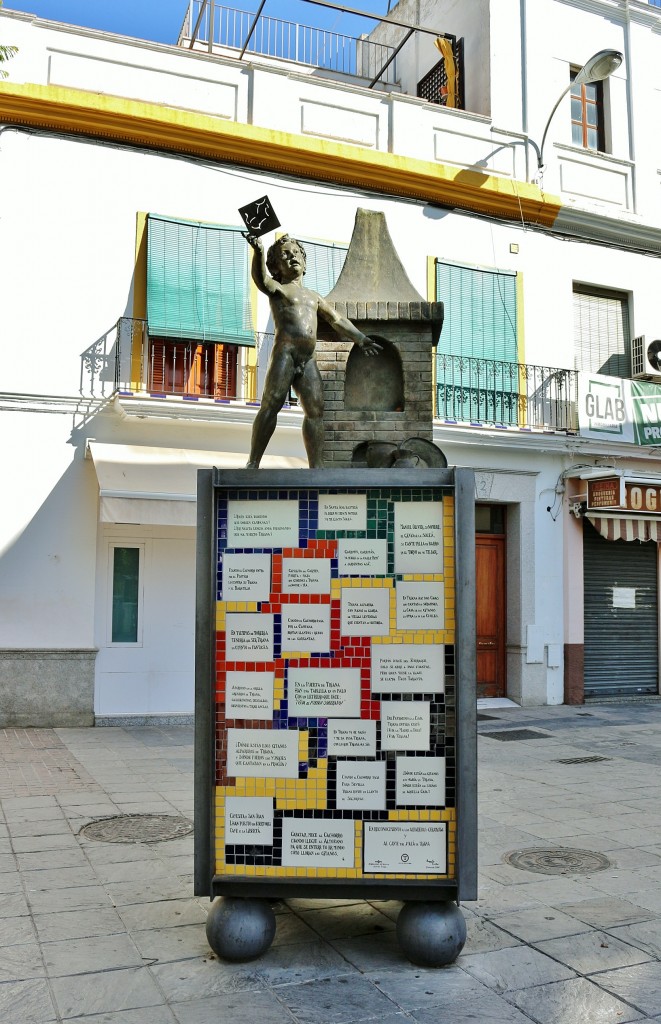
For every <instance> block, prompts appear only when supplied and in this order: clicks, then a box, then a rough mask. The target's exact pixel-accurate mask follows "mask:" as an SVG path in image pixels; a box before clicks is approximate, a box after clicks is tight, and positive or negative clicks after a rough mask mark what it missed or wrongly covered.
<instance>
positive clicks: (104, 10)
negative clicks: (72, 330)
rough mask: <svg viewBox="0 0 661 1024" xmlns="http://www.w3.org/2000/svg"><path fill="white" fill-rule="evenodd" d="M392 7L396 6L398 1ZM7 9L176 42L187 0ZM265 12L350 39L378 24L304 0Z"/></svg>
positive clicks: (277, 1)
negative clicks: (325, 29) (303, 0)
mask: <svg viewBox="0 0 661 1024" xmlns="http://www.w3.org/2000/svg"><path fill="white" fill-rule="evenodd" d="M223 6H226V7H235V8H241V9H243V10H246V11H256V10H257V7H258V6H259V3H258V0H235V2H232V0H226V2H225V3H224V4H223ZM350 6H352V7H354V8H356V9H358V10H362V11H369V12H372V13H375V14H381V15H384V14H386V12H387V10H388V0H357V2H355V3H353V2H352V3H351V4H350ZM391 6H392V7H394V6H395V2H394V0H392V4H391ZM4 7H5V10H15V11H26V12H29V13H30V14H36V15H37V16H38V17H39V18H48V19H50V20H52V21H62V22H65V23H66V24H68V25H83V26H85V27H86V28H96V29H102V30H103V31H105V32H117V33H119V34H120V35H127V36H135V37H136V38H138V39H151V40H154V41H156V42H160V43H176V41H177V36H178V34H179V29H180V28H181V24H182V22H183V20H184V15H185V14H186V10H187V8H188V0H4ZM263 13H264V14H269V15H271V17H274V18H282V19H283V20H284V21H298V22H300V23H301V24H304V25H313V26H317V27H320V28H327V29H331V30H333V31H335V32H342V33H346V34H347V35H358V34H359V33H360V32H361V31H362V32H369V31H370V29H371V28H372V27H374V25H375V24H376V22H371V21H366V20H364V19H362V20H361V19H358V18H356V17H354V16H352V15H349V14H344V13H341V12H339V11H334V10H330V9H326V8H323V7H319V6H317V5H316V4H311V3H303V2H301V0H267V2H266V6H265V8H264V11H263Z"/></svg>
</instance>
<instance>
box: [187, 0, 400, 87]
mask: <svg viewBox="0 0 661 1024" xmlns="http://www.w3.org/2000/svg"><path fill="white" fill-rule="evenodd" d="M254 18H255V15H254V14H253V13H251V12H250V11H242V10H237V9H236V8H232V7H221V6H220V5H219V4H215V3H212V2H211V0H207V2H206V3H204V0H190V3H189V7H188V11H187V13H186V17H185V19H184V23H183V25H182V28H181V32H180V34H179V44H180V45H184V44H185V43H186V42H187V41H190V40H191V38H192V37H193V36H195V42H196V43H197V44H202V45H206V46H207V47H208V48H209V49H210V50H212V49H213V48H214V46H215V47H219V48H225V49H229V50H237V51H239V53H243V52H244V50H245V52H246V53H252V54H260V55H261V56H263V57H276V58H279V59H281V60H286V61H291V62H293V63H295V64H306V65H308V66H310V67H315V68H321V69H323V70H324V71H333V72H339V73H341V74H345V75H351V76H353V77H355V78H366V79H369V80H370V81H371V80H372V79H373V78H375V76H377V75H379V72H380V71H381V69H382V68H384V66H385V65H386V64H387V62H388V60H389V59H390V57H391V56H392V54H393V53H394V47H392V46H385V45H384V44H383V43H373V42H371V41H370V40H369V39H356V38H355V37H353V36H346V35H342V34H340V33H339V32H330V31H327V30H326V29H320V28H313V27H311V26H309V25H301V24H299V23H298V22H293V21H283V20H282V19H280V18H272V17H270V16H267V15H260V16H259V17H258V18H257V21H256V23H255V25H254V27H253V20H254ZM251 29H252V32H251ZM379 81H381V82H385V83H386V84H389V85H393V84H394V83H395V82H396V81H397V71H396V67H395V62H394V61H393V63H391V64H390V65H389V67H387V68H386V69H385V70H384V71H383V74H382V75H380V76H379Z"/></svg>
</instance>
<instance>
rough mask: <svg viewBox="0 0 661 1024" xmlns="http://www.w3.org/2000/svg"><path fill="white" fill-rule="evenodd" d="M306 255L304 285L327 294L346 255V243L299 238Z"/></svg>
mask: <svg viewBox="0 0 661 1024" xmlns="http://www.w3.org/2000/svg"><path fill="white" fill-rule="evenodd" d="M301 243H302V245H303V248H304V249H305V255H306V257H307V258H306V270H305V278H304V281H303V283H304V285H305V287H306V288H311V289H312V290H313V291H315V292H319V294H320V295H322V296H324V295H328V293H329V292H330V291H331V290H332V289H333V288H334V287H335V283H336V281H337V279H338V277H339V276H340V271H341V270H342V267H343V266H344V261H345V259H346V255H347V246H346V245H326V244H324V243H322V242H308V241H306V240H305V239H304V238H302V239H301Z"/></svg>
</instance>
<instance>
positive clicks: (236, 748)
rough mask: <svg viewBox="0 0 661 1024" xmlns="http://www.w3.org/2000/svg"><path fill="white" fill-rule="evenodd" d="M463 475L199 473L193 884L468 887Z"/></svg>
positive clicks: (470, 789)
mask: <svg viewBox="0 0 661 1024" xmlns="http://www.w3.org/2000/svg"><path fill="white" fill-rule="evenodd" d="M456 472H462V471H452V470H415V471H406V470H402V471H393V470H367V471H365V472H362V471H361V473H360V486H359V485H358V483H357V482H355V481H357V474H355V472H354V471H345V470H335V471H332V470H328V471H317V470H309V471H305V470H297V471H293V472H292V471H289V472H275V471H268V470H259V471H249V470H246V471H243V472H237V471H232V472H221V471H217V470H213V471H202V472H201V474H200V495H199V499H198V505H199V513H198V514H199V516H200V520H199V521H200V524H201V525H200V530H199V532H198V648H197V707H196V722H197V724H196V763H197V771H196V843H197V846H196V892H197V893H198V894H208V895H212V896H213V895H222V894H227V895H231V894H235V895H241V894H245V895H259V894H262V895H264V896H270V895H273V896H280V895H288V894H293V892H294V891H296V892H297V893H299V894H300V893H301V892H302V891H303V890H302V888H301V886H302V885H303V886H304V887H305V891H306V892H308V893H310V894H315V895H318V896H323V895H327V896H329V897H333V896H338V895H341V894H342V893H346V894H349V893H351V894H353V895H356V894H358V893H359V891H362V889H363V888H364V889H365V890H366V893H367V890H369V893H370V894H371V895H372V896H374V895H375V894H376V893H378V892H383V894H384V896H385V898H388V895H390V896H392V897H393V898H395V897H397V898H419V899H434V898H436V899H446V898H456V897H457V896H460V897H463V898H474V868H473V865H472V863H469V865H468V868H467V869H466V870H465V871H464V872H463V882H462V870H461V864H462V857H465V858H466V857H467V858H468V859H469V861H470V860H471V857H472V853H471V844H473V845H474V832H473V831H472V829H473V820H474V806H473V804H474V792H475V787H474V779H473V780H472V781H471V772H472V771H473V769H474V765H472V762H471V757H472V753H470V752H469V755H466V754H464V764H465V766H466V781H465V782H463V783H462V784H461V786H460V785H458V772H459V770H460V769H461V765H462V730H463V729H464V726H465V723H468V726H469V727H471V721H472V723H473V724H472V728H474V713H475V696H474V678H473V676H472V675H471V672H472V669H471V664H472V661H471V659H470V658H469V657H468V656H467V662H468V669H466V668H462V664H463V663H462V659H463V656H464V655H463V653H462V652H470V651H471V650H472V651H474V638H473V640H472V642H471V641H470V639H469V640H468V642H462V639H463V638H462V634H461V623H460V621H459V620H460V616H459V615H458V614H457V603H456V600H455V595H456V594H457V592H458V587H457V585H458V582H459V583H461V580H462V577H461V566H460V564H459V559H458V557H457V555H458V550H459V548H461V543H462V542H461V541H458V536H459V535H460V533H461V531H460V530H458V523H457V517H458V515H459V514H461V509H462V502H464V503H465V506H466V507H467V508H470V515H469V516H468V521H469V525H468V526H467V528H466V531H465V532H466V538H465V543H466V545H467V546H466V550H467V551H469V552H470V550H471V549H470V543H469V541H471V542H472V534H473V528H472V522H473V521H472V518H471V517H472V500H473V492H472V488H471V486H470V484H469V485H468V487H466V488H465V489H464V490H463V491H462V493H461V496H460V495H459V493H458V489H457V486H456V483H455V473H456ZM205 505H206V510H205ZM469 534H470V535H471V536H470V538H469V537H468V535H469ZM209 562H210V563H211V564H209ZM462 593H465V594H468V597H467V601H468V606H469V607H470V601H471V600H472V601H473V608H474V596H473V597H472V598H471V594H472V595H474V591H473V590H472V589H471V586H470V585H465V584H464V586H463V588H462ZM205 623H206V626H208V633H209V635H208V636H206V635H205V633H206V626H205ZM471 643H472V648H471ZM462 672H463V674H462ZM471 686H472V690H471ZM462 707H463V708H464V709H465V712H461V709H462ZM471 715H472V719H471ZM464 719H465V722H464V721H463V720H464ZM469 746H470V744H468V745H467V747H469ZM460 790H461V792H462V793H463V800H464V804H463V805H462V803H461V800H460V799H458V796H459V791H460ZM462 814H465V821H464V823H463V828H462V818H461V816H462ZM460 837H465V838H464V839H462V843H463V847H462V846H460V843H459V838H460ZM411 892H415V896H413V897H410V893H411ZM471 894H472V895H471Z"/></svg>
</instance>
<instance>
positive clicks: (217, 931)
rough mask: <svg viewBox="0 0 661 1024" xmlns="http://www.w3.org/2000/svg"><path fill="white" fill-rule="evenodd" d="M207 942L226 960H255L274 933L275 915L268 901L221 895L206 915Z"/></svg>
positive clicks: (265, 947) (268, 943)
mask: <svg viewBox="0 0 661 1024" xmlns="http://www.w3.org/2000/svg"><path fill="white" fill-rule="evenodd" d="M206 930H207V941H208V943H209V945H210V946H211V948H212V950H213V951H214V953H216V954H217V956H219V957H222V959H223V960H232V961H237V962H239V961H245V960H255V959H256V958H257V957H258V956H261V955H262V953H265V952H266V950H267V949H268V948H269V946H270V945H271V943H272V942H273V936H274V935H275V914H274V913H273V908H272V907H271V904H270V903H269V901H268V900H260V899H249V898H247V899H244V898H243V897H239V896H221V897H220V898H219V899H217V900H216V901H215V903H213V904H212V906H211V909H210V910H209V913H208V915H207V925H206Z"/></svg>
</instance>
